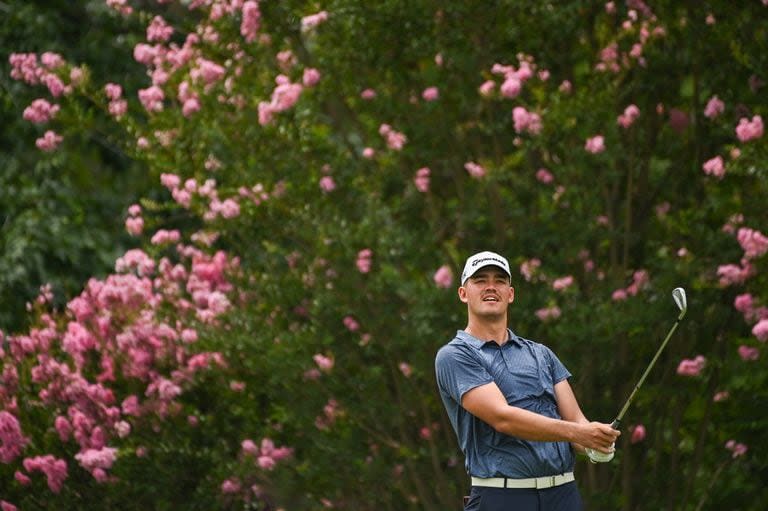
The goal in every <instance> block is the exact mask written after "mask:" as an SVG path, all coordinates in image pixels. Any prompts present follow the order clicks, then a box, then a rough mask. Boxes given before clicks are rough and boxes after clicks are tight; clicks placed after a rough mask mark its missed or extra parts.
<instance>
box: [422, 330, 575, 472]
mask: <svg viewBox="0 0 768 511" xmlns="http://www.w3.org/2000/svg"><path fill="white" fill-rule="evenodd" d="M507 332H508V335H509V340H508V341H507V342H506V343H504V345H502V346H499V345H498V344H496V343H495V342H492V341H490V342H486V341H482V340H480V339H477V338H475V337H472V336H471V335H469V334H468V333H467V332H465V331H464V330H459V331H458V332H457V333H456V337H454V338H453V340H452V341H451V342H449V343H448V344H446V345H445V346H443V347H442V348H440V350H439V351H438V352H437V356H436V358H435V372H436V375H437V385H438V388H439V390H440V397H441V399H442V400H443V404H444V405H445V409H446V411H447V412H448V417H449V418H450V421H451V425H452V426H453V429H454V431H455V432H456V436H457V437H458V440H459V446H460V447H461V450H462V452H463V453H464V456H465V458H466V462H465V467H466V469H467V473H468V474H469V475H472V476H475V477H511V478H515V479H523V478H528V477H542V476H550V475H556V474H562V473H564V472H570V471H572V470H573V465H574V455H573V451H572V449H571V445H570V444H569V443H568V442H536V441H528V440H522V439H520V438H516V437H513V436H509V435H506V434H503V433H499V432H498V431H496V430H495V429H493V428H492V427H491V426H489V425H488V424H486V423H485V422H483V421H482V420H480V419H478V418H477V417H475V416H474V415H472V414H471V413H469V412H468V411H466V410H465V409H464V408H463V407H462V406H461V398H462V396H463V395H464V394H465V393H466V392H468V391H469V390H471V389H473V388H475V387H479V386H480V385H485V384H486V383H490V382H495V383H496V385H498V387H499V388H500V389H501V392H502V394H504V397H506V399H507V403H509V404H510V405H511V406H516V407H519V408H524V409H526V410H530V411H532V412H535V413H538V414H541V415H545V416H547V417H552V418H555V419H560V418H561V417H560V414H559V413H558V410H557V402H556V401H555V390H554V387H555V384H557V383H559V382H561V381H562V380H565V379H567V378H569V377H570V376H571V373H569V372H568V370H567V369H566V368H565V366H564V365H563V363H562V362H560V360H559V359H558V358H557V356H556V355H555V354H554V353H553V352H552V351H551V350H550V349H549V348H547V347H546V346H544V345H543V344H539V343H537V342H533V341H529V340H528V339H523V338H522V337H518V336H517V335H515V334H514V333H513V332H512V331H511V330H507Z"/></svg>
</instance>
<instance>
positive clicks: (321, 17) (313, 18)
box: [301, 11, 328, 32]
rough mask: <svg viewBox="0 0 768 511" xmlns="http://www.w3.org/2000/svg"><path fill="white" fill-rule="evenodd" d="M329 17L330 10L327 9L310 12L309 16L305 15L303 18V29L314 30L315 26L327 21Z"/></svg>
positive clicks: (303, 30) (305, 30) (304, 30)
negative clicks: (314, 12)
mask: <svg viewBox="0 0 768 511" xmlns="http://www.w3.org/2000/svg"><path fill="white" fill-rule="evenodd" d="M327 19H328V12H327V11H320V12H318V13H316V14H310V15H309V16H304V17H303V18H301V31H302V32H307V31H309V30H312V29H313V28H315V27H317V26H318V25H320V24H321V23H323V22H325V21H326V20H327Z"/></svg>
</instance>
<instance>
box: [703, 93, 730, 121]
mask: <svg viewBox="0 0 768 511" xmlns="http://www.w3.org/2000/svg"><path fill="white" fill-rule="evenodd" d="M723 112H725V103H723V101H722V100H721V99H720V98H718V97H717V96H716V95H715V96H712V97H711V98H709V101H707V106H706V107H705V108H704V117H706V118H708V119H714V118H716V117H718V116H719V115H720V114H722V113H723Z"/></svg>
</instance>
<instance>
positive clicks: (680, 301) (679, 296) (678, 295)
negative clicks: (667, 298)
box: [672, 287, 688, 319]
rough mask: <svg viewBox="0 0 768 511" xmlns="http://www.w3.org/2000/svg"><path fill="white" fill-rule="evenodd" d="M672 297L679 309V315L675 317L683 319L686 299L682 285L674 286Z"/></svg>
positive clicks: (686, 308) (686, 305) (686, 304)
mask: <svg viewBox="0 0 768 511" xmlns="http://www.w3.org/2000/svg"><path fill="white" fill-rule="evenodd" d="M672 299H673V300H675V303H676V304H677V308H678V309H680V316H678V318H677V319H683V316H685V311H687V310H688V299H687V298H686V296H685V289H683V288H682V287H676V288H675V289H674V290H672Z"/></svg>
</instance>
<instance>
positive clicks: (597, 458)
mask: <svg viewBox="0 0 768 511" xmlns="http://www.w3.org/2000/svg"><path fill="white" fill-rule="evenodd" d="M585 452H586V453H587V457H588V458H589V461H591V462H592V463H607V462H609V461H611V460H612V459H613V455H614V453H615V449H614V451H613V452H611V453H610V454H603V453H601V452H598V451H596V450H594V449H589V448H587V449H585Z"/></svg>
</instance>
